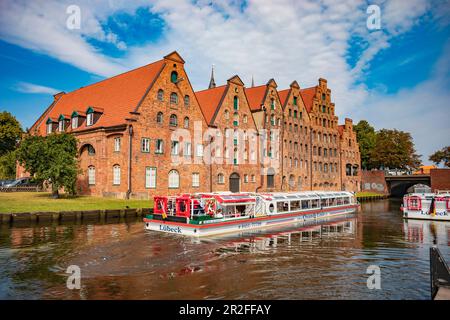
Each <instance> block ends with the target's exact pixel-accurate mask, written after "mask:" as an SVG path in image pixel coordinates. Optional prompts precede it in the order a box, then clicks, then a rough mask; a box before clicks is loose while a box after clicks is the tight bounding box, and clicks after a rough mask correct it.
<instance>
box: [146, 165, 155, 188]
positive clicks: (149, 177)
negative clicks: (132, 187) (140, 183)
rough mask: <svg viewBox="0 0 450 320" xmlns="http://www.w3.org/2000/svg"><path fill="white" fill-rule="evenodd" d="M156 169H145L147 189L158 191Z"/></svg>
mask: <svg viewBox="0 0 450 320" xmlns="http://www.w3.org/2000/svg"><path fill="white" fill-rule="evenodd" d="M156 170H157V169H156V167H145V188H146V189H156V179H157V171H156Z"/></svg>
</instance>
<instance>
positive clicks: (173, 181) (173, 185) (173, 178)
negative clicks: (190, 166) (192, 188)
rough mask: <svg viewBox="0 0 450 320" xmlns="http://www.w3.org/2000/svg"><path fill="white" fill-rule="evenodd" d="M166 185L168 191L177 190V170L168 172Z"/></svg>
mask: <svg viewBox="0 0 450 320" xmlns="http://www.w3.org/2000/svg"><path fill="white" fill-rule="evenodd" d="M168 183H169V188H170V189H177V188H179V187H180V173H179V172H178V171H177V170H170V171H169V179H168Z"/></svg>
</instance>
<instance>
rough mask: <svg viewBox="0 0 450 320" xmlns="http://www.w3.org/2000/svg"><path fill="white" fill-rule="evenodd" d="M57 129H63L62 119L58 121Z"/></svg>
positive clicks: (60, 130)
mask: <svg viewBox="0 0 450 320" xmlns="http://www.w3.org/2000/svg"><path fill="white" fill-rule="evenodd" d="M58 131H59V132H63V131H64V120H59V121H58Z"/></svg>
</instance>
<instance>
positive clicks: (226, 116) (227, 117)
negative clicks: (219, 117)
mask: <svg viewBox="0 0 450 320" xmlns="http://www.w3.org/2000/svg"><path fill="white" fill-rule="evenodd" d="M223 114H224V118H225V119H226V120H228V119H230V112H228V110H225V111H224V113H223Z"/></svg>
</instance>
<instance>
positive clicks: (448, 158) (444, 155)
mask: <svg viewBox="0 0 450 320" xmlns="http://www.w3.org/2000/svg"><path fill="white" fill-rule="evenodd" d="M429 159H430V161H433V162H434V163H436V164H437V165H439V164H440V163H441V162H443V163H444V166H446V167H448V168H450V146H447V147H444V148H442V149H441V150H438V151H436V152H435V153H433V154H432V155H431V156H430V157H429Z"/></svg>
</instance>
